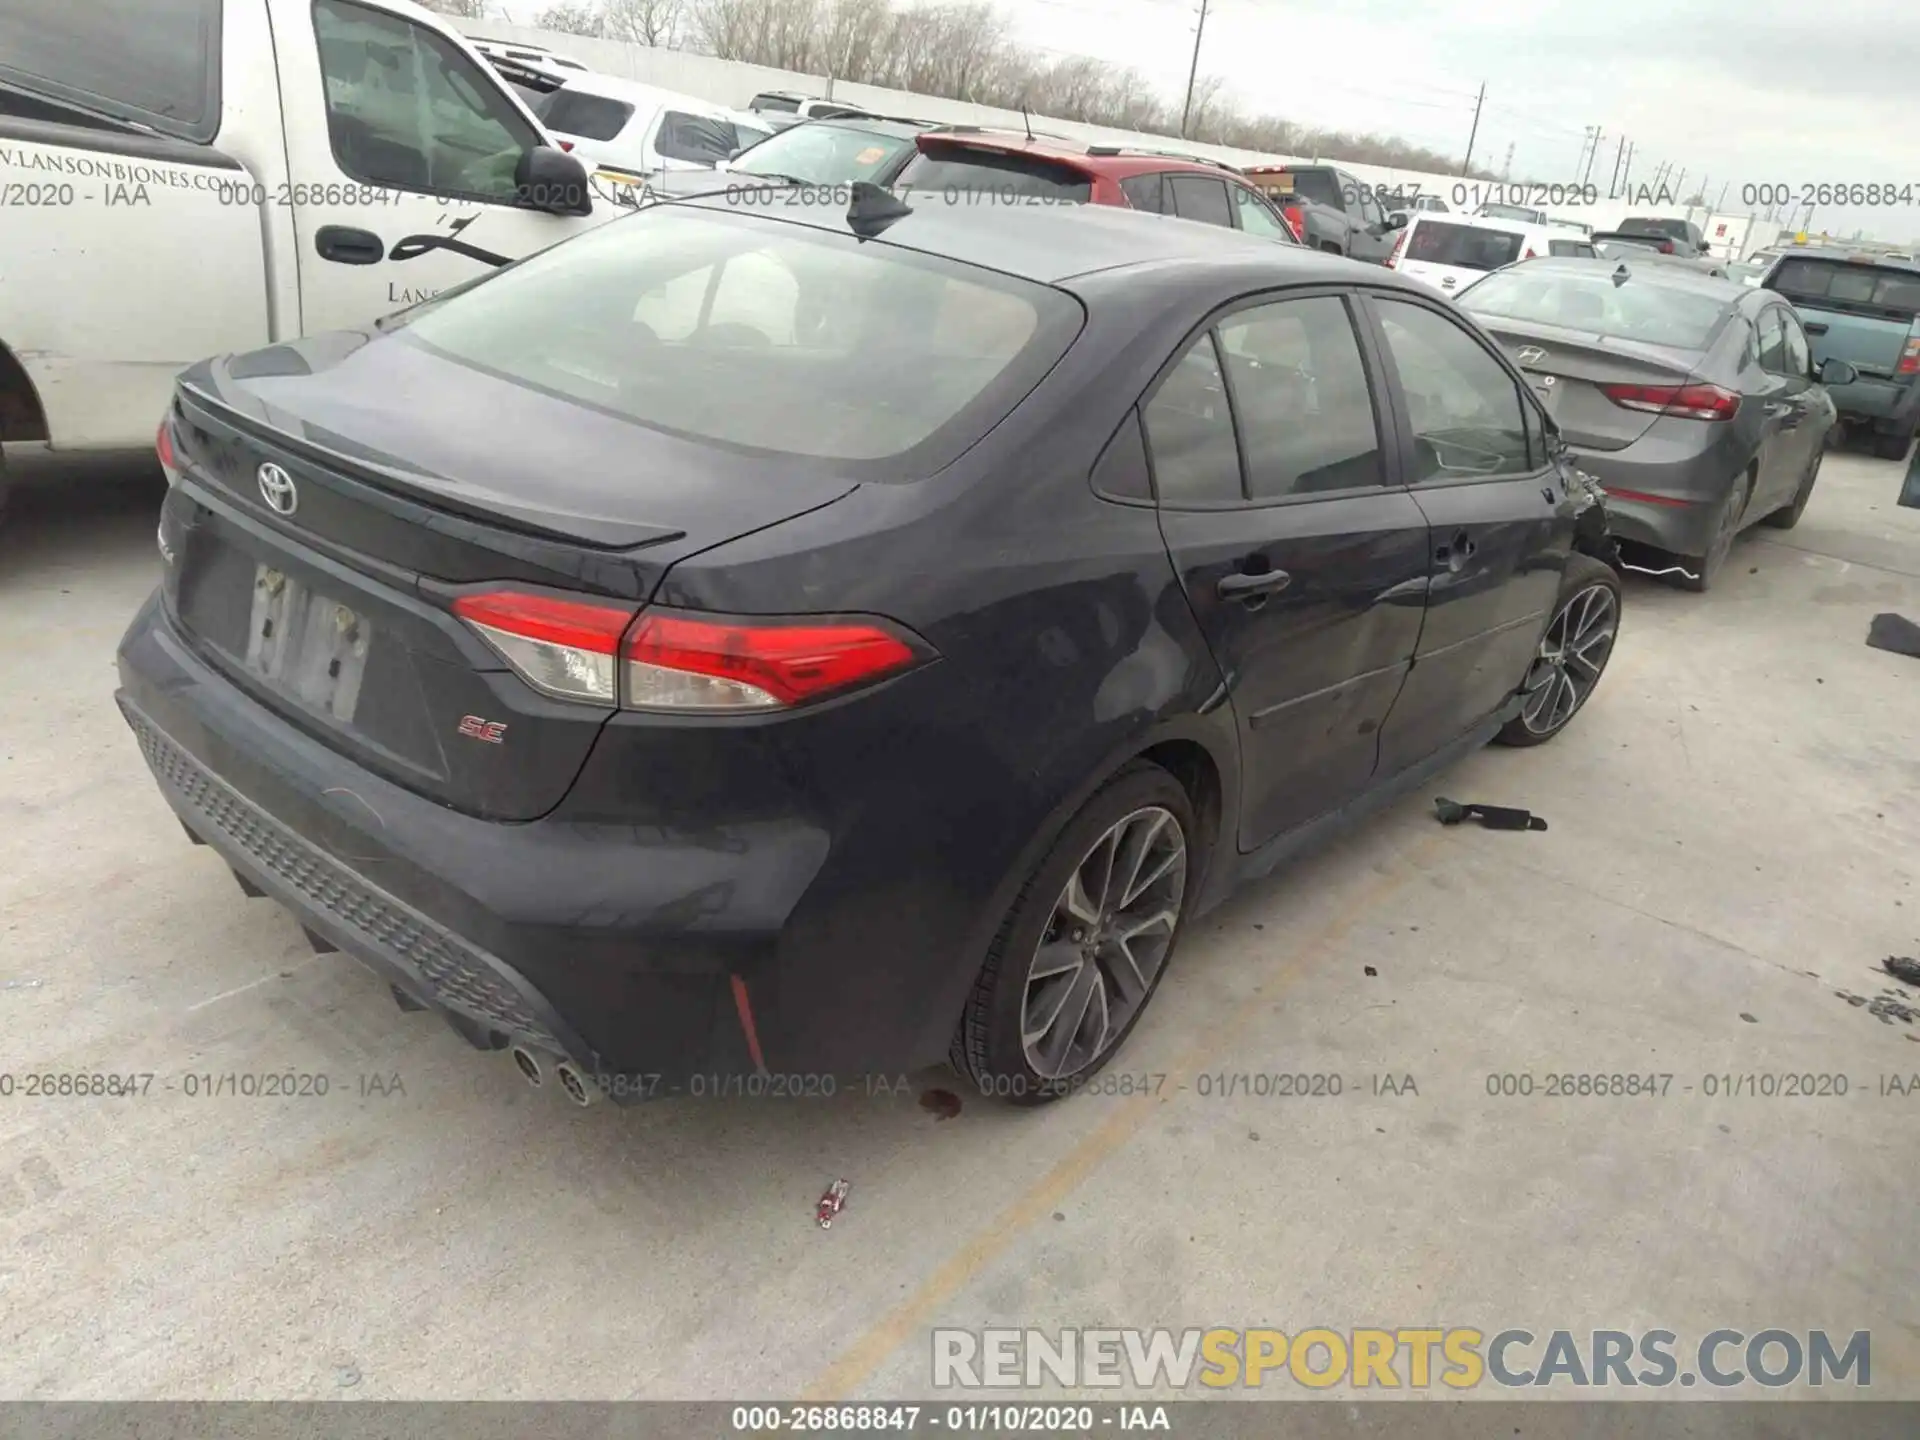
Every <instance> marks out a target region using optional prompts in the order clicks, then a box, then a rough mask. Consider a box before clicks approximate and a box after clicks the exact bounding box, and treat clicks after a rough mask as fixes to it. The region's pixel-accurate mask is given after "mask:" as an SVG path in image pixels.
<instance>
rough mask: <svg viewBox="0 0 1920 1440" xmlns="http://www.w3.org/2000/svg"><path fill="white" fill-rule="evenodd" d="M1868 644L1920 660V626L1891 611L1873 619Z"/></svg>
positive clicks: (1868, 629)
mask: <svg viewBox="0 0 1920 1440" xmlns="http://www.w3.org/2000/svg"><path fill="white" fill-rule="evenodd" d="M1867 644H1869V645H1871V646H1872V647H1873V648H1874V649H1876V650H1888V651H1891V652H1892V653H1893V654H1895V655H1910V656H1912V657H1913V658H1914V659H1916V660H1920V625H1916V624H1914V623H1913V621H1911V620H1909V619H1907V617H1906V616H1904V615H1895V614H1893V613H1892V612H1891V611H1889V612H1887V613H1885V614H1881V615H1876V616H1874V617H1873V623H1872V624H1870V625H1868V626H1867Z"/></svg>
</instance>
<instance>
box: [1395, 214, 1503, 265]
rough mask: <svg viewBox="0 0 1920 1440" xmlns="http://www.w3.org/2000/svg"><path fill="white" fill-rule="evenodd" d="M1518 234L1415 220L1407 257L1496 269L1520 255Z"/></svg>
mask: <svg viewBox="0 0 1920 1440" xmlns="http://www.w3.org/2000/svg"><path fill="white" fill-rule="evenodd" d="M1520 241H1521V237H1520V236H1518V235H1515V234H1513V233H1512V232H1511V231H1508V230H1492V229H1486V228H1483V227H1481V226H1479V225H1463V224H1461V223H1459V222H1458V221H1454V220H1426V219H1422V220H1420V221H1418V222H1416V223H1415V225H1414V227H1413V233H1412V234H1411V235H1409V236H1408V237H1407V250H1406V254H1405V255H1404V256H1403V257H1402V258H1404V259H1407V260H1419V261H1424V262H1425V263H1427V264H1429V265H1452V266H1455V267H1457V268H1459V269H1462V270H1498V269H1499V268H1500V267H1501V266H1502V265H1511V264H1512V263H1513V262H1514V261H1516V260H1518V259H1519V258H1520Z"/></svg>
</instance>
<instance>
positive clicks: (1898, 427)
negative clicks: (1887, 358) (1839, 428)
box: [1827, 377, 1920, 434]
mask: <svg viewBox="0 0 1920 1440" xmlns="http://www.w3.org/2000/svg"><path fill="white" fill-rule="evenodd" d="M1827 393H1828V394H1829V395H1830V396H1832V397H1833V404H1834V408H1835V409H1836V410H1838V411H1839V412H1840V418H1841V419H1842V420H1850V421H1853V422H1854V423H1855V424H1859V423H1861V422H1871V423H1872V424H1873V425H1874V428H1875V429H1879V430H1885V431H1887V432H1888V433H1890V434H1897V433H1898V432H1900V431H1902V430H1912V429H1914V428H1915V426H1916V425H1917V424H1920V384H1914V383H1911V382H1909V381H1905V380H1899V381H1896V380H1876V379H1872V378H1870V377H1868V378H1863V379H1860V380H1858V381H1856V382H1855V383H1853V384H1852V385H1830V386H1828V387H1827Z"/></svg>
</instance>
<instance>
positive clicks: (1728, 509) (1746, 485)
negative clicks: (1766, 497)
mask: <svg viewBox="0 0 1920 1440" xmlns="http://www.w3.org/2000/svg"><path fill="white" fill-rule="evenodd" d="M1756 478H1757V477H1756V476H1755V475H1754V472H1753V471H1751V470H1748V471H1746V472H1744V473H1743V474H1742V475H1741V476H1740V478H1739V479H1738V480H1736V481H1735V482H1734V484H1733V488H1732V489H1730V490H1729V491H1728V492H1727V498H1726V501H1725V503H1724V504H1723V505H1722V506H1721V509H1720V511H1719V513H1718V514H1717V515H1716V516H1715V518H1714V532H1713V540H1712V541H1711V542H1710V543H1709V544H1708V546H1707V553H1706V554H1704V555H1694V556H1690V557H1688V558H1689V560H1690V562H1691V564H1692V566H1693V569H1694V572H1695V573H1694V575H1693V576H1692V578H1690V579H1683V580H1680V581H1679V582H1678V584H1679V586H1680V588H1681V589H1682V590H1691V591H1693V593H1694V594H1696V595H1704V594H1706V593H1707V591H1709V590H1711V589H1712V588H1713V582H1714V581H1715V580H1716V579H1717V578H1719V575H1720V569H1721V567H1722V566H1724V565H1725V564H1726V563H1727V556H1729V555H1731V554H1732V553H1733V542H1734V541H1735V540H1737V539H1739V538H1740V532H1741V531H1742V530H1743V529H1745V528H1746V519H1747V505H1748V503H1749V502H1750V501H1751V500H1752V499H1753V483H1754V480H1755V479H1756Z"/></svg>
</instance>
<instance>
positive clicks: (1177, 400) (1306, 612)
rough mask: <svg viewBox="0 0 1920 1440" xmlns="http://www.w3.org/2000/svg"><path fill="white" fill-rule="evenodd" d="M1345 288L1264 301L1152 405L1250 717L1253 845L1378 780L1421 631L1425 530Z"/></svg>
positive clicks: (1249, 828) (1200, 590) (1203, 620)
mask: <svg viewBox="0 0 1920 1440" xmlns="http://www.w3.org/2000/svg"><path fill="white" fill-rule="evenodd" d="M1352 305H1353V301H1352V300H1351V298H1350V297H1349V296H1348V295H1346V294H1343V293H1341V292H1340V291H1339V290H1337V289H1325V290H1316V291H1303V292H1297V293H1289V294H1288V295H1287V296H1286V298H1283V299H1272V298H1261V297H1254V298H1252V299H1250V300H1248V301H1245V302H1243V303H1242V304H1241V305H1240V306H1239V307H1237V308H1235V309H1233V310H1231V311H1230V312H1228V313H1227V314H1225V315H1224V316H1222V317H1220V319H1219V321H1218V323H1217V325H1216V326H1215V327H1214V328H1212V329H1209V330H1208V331H1206V332H1205V333H1203V334H1202V335H1200V336H1199V338H1198V339H1196V340H1194V341H1192V342H1191V343H1190V345H1189V346H1188V347H1187V348H1186V349H1185V350H1184V351H1183V352H1182V353H1181V355H1180V356H1178V357H1177V358H1176V359H1175V361H1174V362H1173V363H1172V364H1171V365H1170V366H1169V367H1168V369H1167V370H1166V372H1165V373H1164V374H1163V375H1162V377H1161V379H1160V380H1159V382H1158V383H1157V385H1156V387H1155V388H1154V389H1153V390H1151V391H1150V392H1149V394H1148V397H1147V399H1146V401H1145V403H1144V404H1143V406H1142V413H1143V415H1144V417H1145V428H1146V435H1147V443H1148V448H1149V454H1150V456H1151V462H1152V473H1153V478H1154V484H1155V489H1156V493H1157V495H1158V498H1159V506H1160V524H1161V530H1162V532H1163V534H1164V535H1165V537H1166V542H1167V549H1168V551H1169V553H1170V554H1171V556H1172V558H1173V562H1174V565H1175V568H1176V569H1177V570H1178V572H1179V574H1180V578H1181V582H1182V584H1183V585H1184V586H1185V588H1186V592H1187V597H1188V600H1189V601H1190V603H1191V604H1192V607H1193V612H1194V615H1195V617H1196V618H1197V619H1198V621H1199V623H1200V626H1201V629H1202V630H1203V632H1204V633H1205V635H1206V637H1207V642H1208V644H1209V645H1210V646H1211V647H1212V650H1213V655H1214V659H1215V660H1216V661H1217V662H1218V664H1219V666H1220V672H1221V674H1222V676H1224V677H1225V680H1226V684H1227V688H1228V694H1229V696H1230V698H1231V701H1232V704H1233V708H1234V713H1235V716H1236V718H1237V720H1238V725H1239V731H1240V744H1241V772H1242V776H1243V781H1242V784H1243V794H1242V804H1241V817H1242V818H1241V829H1240V835H1239V840H1240V844H1241V847H1242V848H1243V849H1249V850H1250V849H1253V848H1254V847H1256V846H1258V845H1260V844H1262V843H1264V842H1265V841H1267V840H1270V839H1273V838H1274V837H1275V836H1278V835H1280V834H1283V833H1285V832H1286V831H1289V830H1292V829H1294V828H1295V827H1296V826H1298V825H1300V824H1303V823H1305V822H1306V821H1309V820H1311V819H1313V818H1314V817H1315V816H1317V815H1320V814H1323V813H1325V812H1326V811H1328V810H1331V809H1334V808H1336V807H1338V806H1339V805H1341V804H1344V803H1345V802H1347V801H1349V800H1351V799H1353V798H1354V797H1355V796H1356V795H1358V794H1360V793H1361V792H1362V791H1363V790H1364V789H1365V788H1366V787H1367V785H1368V783H1369V781H1370V780H1371V779H1372V776H1373V773H1374V765H1375V759H1376V751H1377V747H1376V740H1377V736H1378V732H1379V730H1380V726H1381V724H1382V723H1383V722H1384V721H1385V719H1386V717H1387V712H1388V710H1389V709H1390V708H1391V707H1392V705H1393V700H1394V696H1395V695H1396V694H1397V693H1398V692H1399V690H1400V686H1401V683H1402V681H1403V679H1404V678H1405V676H1406V673H1407V668H1408V665H1409V662H1410V661H1411V659H1412V656H1413V650H1414V644H1415V641H1416V640H1417V638H1418V636H1419V633H1420V623H1421V613H1422V608H1423V605H1424V598H1425V589H1426V577H1427V569H1428V559H1427V556H1428V541H1427V523H1426V520H1425V518H1424V516H1423V515H1422V514H1421V512H1420V507H1419V505H1418V504H1416V503H1415V501H1414V500H1413V498H1412V496H1411V495H1410V494H1409V493H1408V492H1407V491H1406V490H1405V489H1404V488H1401V487H1399V486H1397V485H1396V484H1395V483H1394V482H1395V481H1396V479H1397V475H1396V473H1395V470H1394V465H1395V463H1396V459H1397V457H1396V455H1395V454H1394V450H1393V447H1392V445H1391V442H1390V441H1385V440H1383V437H1386V436H1391V435H1392V433H1393V429H1392V419H1391V416H1390V414H1389V413H1388V411H1387V410H1386V409H1385V405H1384V400H1383V391H1381V389H1380V387H1379V382H1378V375H1379V361H1378V357H1377V356H1376V355H1374V354H1373V353H1372V351H1371V349H1370V346H1369V343H1368V342H1367V341H1366V340H1365V339H1364V338H1363V334H1362V332H1360V331H1359V330H1357V329H1356V326H1355V324H1354V315H1353V310H1352Z"/></svg>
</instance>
